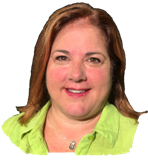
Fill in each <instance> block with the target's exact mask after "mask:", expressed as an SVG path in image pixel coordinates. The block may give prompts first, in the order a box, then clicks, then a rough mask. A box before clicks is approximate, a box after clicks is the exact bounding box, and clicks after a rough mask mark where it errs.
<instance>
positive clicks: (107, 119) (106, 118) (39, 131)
mask: <svg viewBox="0 0 148 160" xmlns="http://www.w3.org/2000/svg"><path fill="white" fill-rule="evenodd" d="M50 104H51V102H50V101H48V102H47V103H46V104H45V106H43V108H42V109H41V110H40V111H39V112H38V113H36V115H35V116H34V117H33V118H32V119H31V120H30V121H29V122H28V123H27V124H26V125H24V126H23V130H22V132H21V138H23V137H24V135H25V134H26V133H28V132H30V131H31V133H30V138H29V139H30V140H29V141H30V143H31V144H34V142H35V141H34V140H36V136H38V137H40V138H43V126H44V122H45V119H46V114H47V112H48V109H49V106H50ZM94 132H97V133H100V134H101V135H102V136H104V137H105V138H106V139H107V140H108V141H109V142H110V143H111V146H112V147H113V146H114V144H115V142H116V140H117V137H118V132H119V112H118V110H117V109H116V107H115V106H114V105H112V104H110V103H109V102H107V103H106V105H105V107H104V109H103V111H102V114H101V117H100V119H99V121H98V123H97V124H96V126H95V129H94ZM33 139H34V140H33Z"/></svg>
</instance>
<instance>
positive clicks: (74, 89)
mask: <svg viewBox="0 0 148 160" xmlns="http://www.w3.org/2000/svg"><path fill="white" fill-rule="evenodd" d="M66 89H72V90H89V89H90V88H66Z"/></svg>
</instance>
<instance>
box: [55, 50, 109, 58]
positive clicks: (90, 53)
mask: <svg viewBox="0 0 148 160" xmlns="http://www.w3.org/2000/svg"><path fill="white" fill-rule="evenodd" d="M55 52H62V53H64V54H70V53H69V52H68V51H66V50H55V51H54V52H52V54H54V53H55ZM95 54H100V55H102V56H103V57H104V59H106V57H105V55H104V54H102V53H101V52H87V53H86V54H85V56H91V55H95Z"/></svg>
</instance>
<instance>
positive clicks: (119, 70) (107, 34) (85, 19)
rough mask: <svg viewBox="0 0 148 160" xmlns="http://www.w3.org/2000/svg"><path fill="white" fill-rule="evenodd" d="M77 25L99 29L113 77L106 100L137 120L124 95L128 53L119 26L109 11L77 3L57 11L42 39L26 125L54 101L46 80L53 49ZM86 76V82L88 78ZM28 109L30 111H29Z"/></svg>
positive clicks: (38, 45)
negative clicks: (46, 105)
mask: <svg viewBox="0 0 148 160" xmlns="http://www.w3.org/2000/svg"><path fill="white" fill-rule="evenodd" d="M75 25H76V26H78V25H79V28H81V27H84V28H85V29H87V26H89V27H90V28H93V29H94V28H95V32H96V33H97V35H98V40H100V38H101V39H102V43H103V45H104V46H105V50H106V51H105V54H107V56H108V58H109V63H108V65H109V66H108V72H109V74H110V77H108V78H109V85H108V90H107V91H106V97H105V101H109V102H110V103H112V104H114V105H115V106H116V107H117V108H118V110H119V111H120V112H121V113H123V114H124V115H126V116H131V117H134V118H135V119H136V118H137V115H135V114H134V113H133V114H132V112H133V109H132V108H131V106H130V105H129V103H128V101H127V99H126V96H125V93H124V70H125V54H124V50H123V45H122V40H121V37H120V34H119V31H118V29H117V26H116V24H115V23H114V21H113V19H112V18H111V16H110V15H109V14H108V13H107V12H106V11H104V10H102V9H95V8H92V7H91V6H90V5H88V4H84V3H76V4H72V5H68V6H66V7H64V8H62V9H59V10H57V11H56V12H54V13H53V14H52V15H51V16H50V18H49V20H48V21H47V23H46V24H45V26H44V28H43V30H42V32H41V34H40V36H39V38H38V41H37V44H36V46H35V54H34V59H33V64H32V71H31V79H30V91H29V98H28V104H27V106H26V108H22V109H20V110H21V111H25V112H26V115H24V120H22V123H24V122H26V121H27V120H28V118H27V117H31V116H32V115H33V114H34V113H35V111H37V110H38V109H40V108H41V107H43V105H44V104H45V103H46V102H47V101H48V100H49V99H50V93H48V90H49V89H48V84H47V83H46V81H47V80H48V77H47V76H49V75H48V73H47V71H48V64H49V63H50V59H51V54H52V52H53V48H55V43H56V41H57V38H58V37H59V35H60V34H61V33H62V32H64V31H65V30H66V29H68V28H69V29H71V28H72V26H75ZM89 27H88V28H89ZM73 28H74V27H73ZM72 31H74V30H72ZM100 35H101V36H100ZM95 38H96V37H95ZM87 51H88V50H87ZM82 77H83V79H85V75H83V76H82ZM51 97H52V95H51ZM126 106H127V107H126ZM28 107H29V109H27V108H28ZM29 115H30V116H29Z"/></svg>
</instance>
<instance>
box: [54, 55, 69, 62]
mask: <svg viewBox="0 0 148 160" xmlns="http://www.w3.org/2000/svg"><path fill="white" fill-rule="evenodd" d="M61 57H62V60H63V57H64V58H67V57H65V56H59V57H56V59H57V60H59V58H61ZM60 61H61V60H60Z"/></svg>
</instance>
